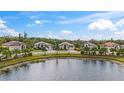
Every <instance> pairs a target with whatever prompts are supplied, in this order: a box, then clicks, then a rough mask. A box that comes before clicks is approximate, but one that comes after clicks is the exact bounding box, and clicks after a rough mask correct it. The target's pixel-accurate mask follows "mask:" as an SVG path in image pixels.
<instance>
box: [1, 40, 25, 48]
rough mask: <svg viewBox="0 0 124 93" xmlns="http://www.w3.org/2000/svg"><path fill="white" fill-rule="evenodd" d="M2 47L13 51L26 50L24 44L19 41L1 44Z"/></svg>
mask: <svg viewBox="0 0 124 93" xmlns="http://www.w3.org/2000/svg"><path fill="white" fill-rule="evenodd" d="M2 46H4V47H8V48H9V50H15V49H18V50H22V49H25V48H26V44H25V43H23V42H20V41H10V42H7V43H3V44H2Z"/></svg>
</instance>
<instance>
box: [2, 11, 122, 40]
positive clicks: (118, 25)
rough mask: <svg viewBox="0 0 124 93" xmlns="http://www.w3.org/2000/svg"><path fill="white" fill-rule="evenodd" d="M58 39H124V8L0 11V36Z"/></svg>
mask: <svg viewBox="0 0 124 93" xmlns="http://www.w3.org/2000/svg"><path fill="white" fill-rule="evenodd" d="M24 31H25V32H27V33H28V36H29V37H47V38H58V39H70V40H74V39H82V40H89V39H98V40H99V39H110V38H113V39H124V12H109V11H107V12H106V11H105V12H104V11H102V12H100V11H66V12H64V11H51V12H49V11H36V12H22V11H21V12H16V11H5V12H4V11H3V12H2V11H1V12H0V36H5V35H10V36H11V35H12V36H18V33H23V32H24Z"/></svg>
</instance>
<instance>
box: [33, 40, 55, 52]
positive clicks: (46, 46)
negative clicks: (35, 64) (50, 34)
mask: <svg viewBox="0 0 124 93" xmlns="http://www.w3.org/2000/svg"><path fill="white" fill-rule="evenodd" d="M34 47H35V48H37V49H41V50H47V51H50V50H53V45H52V44H49V43H46V42H42V41H41V42H38V43H35V44H34Z"/></svg>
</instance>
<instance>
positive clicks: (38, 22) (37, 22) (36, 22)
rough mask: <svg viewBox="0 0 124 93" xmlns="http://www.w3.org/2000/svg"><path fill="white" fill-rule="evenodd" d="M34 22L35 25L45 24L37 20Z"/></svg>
mask: <svg viewBox="0 0 124 93" xmlns="http://www.w3.org/2000/svg"><path fill="white" fill-rule="evenodd" d="M34 22H35V24H39V25H42V24H43V22H42V21H41V20H35V21H34Z"/></svg>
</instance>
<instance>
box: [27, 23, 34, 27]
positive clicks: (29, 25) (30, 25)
mask: <svg viewBox="0 0 124 93" xmlns="http://www.w3.org/2000/svg"><path fill="white" fill-rule="evenodd" d="M34 25H35V24H27V26H28V27H32V26H34Z"/></svg>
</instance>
